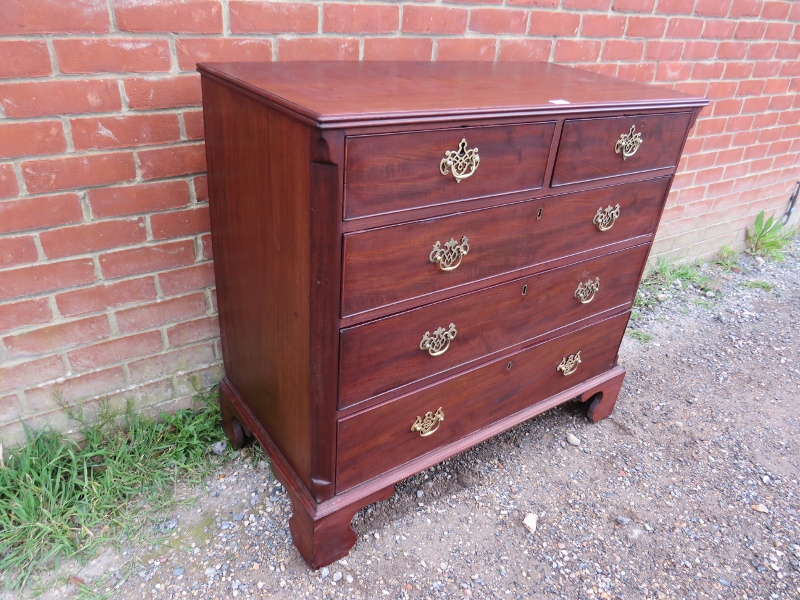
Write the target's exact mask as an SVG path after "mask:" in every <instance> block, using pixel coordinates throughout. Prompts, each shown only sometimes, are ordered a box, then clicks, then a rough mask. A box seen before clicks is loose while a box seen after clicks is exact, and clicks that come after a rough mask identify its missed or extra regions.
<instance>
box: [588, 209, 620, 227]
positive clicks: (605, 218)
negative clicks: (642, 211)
mask: <svg viewBox="0 0 800 600" xmlns="http://www.w3.org/2000/svg"><path fill="white" fill-rule="evenodd" d="M618 218H619V204H617V205H616V206H615V207H613V208H612V207H611V205H610V204H609V205H608V206H607V207H606V208H603V207H602V206H601V207H600V208H598V209H597V213H595V215H594V219H592V223H594V224H595V226H596V227H597V229H598V230H599V231H608V230H609V229H611V228H612V227H613V226H614V223H615V222H616V220H617V219H618Z"/></svg>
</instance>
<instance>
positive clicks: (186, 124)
mask: <svg viewBox="0 0 800 600" xmlns="http://www.w3.org/2000/svg"><path fill="white" fill-rule="evenodd" d="M182 114H183V128H184V130H185V131H186V138H187V139H189V140H202V139H203V137H204V135H205V132H204V130H203V111H202V110H187V111H184V112H183V113H182Z"/></svg>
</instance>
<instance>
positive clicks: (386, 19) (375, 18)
mask: <svg viewBox="0 0 800 600" xmlns="http://www.w3.org/2000/svg"><path fill="white" fill-rule="evenodd" d="M399 26H400V11H399V8H398V6H396V5H386V4H323V7H322V31H324V32H326V33H359V34H360V33H391V32H394V31H397V30H398V28H399Z"/></svg>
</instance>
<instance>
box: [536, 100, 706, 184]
mask: <svg viewBox="0 0 800 600" xmlns="http://www.w3.org/2000/svg"><path fill="white" fill-rule="evenodd" d="M691 116H692V113H690V112H688V113H673V114H662V115H639V116H632V117H610V118H607V119H571V120H567V121H565V122H564V128H563V130H562V132H561V141H560V142H559V148H558V155H557V156H556V165H555V169H554V171H553V181H552V185H553V186H558V185H564V184H567V183H576V182H579V181H590V180H593V179H601V178H603V177H612V176H614V175H623V174H625V173H638V172H641V171H650V170H652V169H659V168H663V167H674V166H675V165H677V164H678V159H679V158H680V152H681V147H682V146H683V140H684V137H685V136H686V130H687V129H688V127H689V121H690V119H691Z"/></svg>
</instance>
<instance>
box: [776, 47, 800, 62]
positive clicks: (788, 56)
mask: <svg viewBox="0 0 800 600" xmlns="http://www.w3.org/2000/svg"><path fill="white" fill-rule="evenodd" d="M775 58H778V59H782V60H797V59H800V44H781V45H779V46H778V50H777V51H776V52H775Z"/></svg>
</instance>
